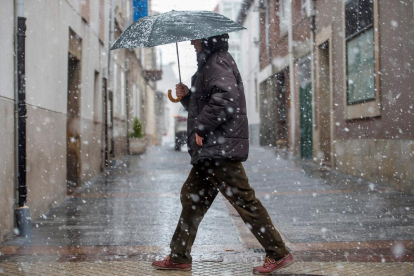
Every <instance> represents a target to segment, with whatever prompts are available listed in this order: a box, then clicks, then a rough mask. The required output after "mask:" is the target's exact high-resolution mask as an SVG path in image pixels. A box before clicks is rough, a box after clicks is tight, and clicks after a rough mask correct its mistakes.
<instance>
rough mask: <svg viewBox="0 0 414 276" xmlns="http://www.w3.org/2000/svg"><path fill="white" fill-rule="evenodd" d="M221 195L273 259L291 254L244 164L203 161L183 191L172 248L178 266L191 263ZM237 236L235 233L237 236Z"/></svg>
mask: <svg viewBox="0 0 414 276" xmlns="http://www.w3.org/2000/svg"><path fill="white" fill-rule="evenodd" d="M218 191H220V192H221V193H222V194H223V196H224V197H225V198H226V199H227V200H228V201H229V202H230V203H231V204H232V205H233V206H234V208H235V209H236V210H237V212H238V213H239V215H240V217H241V218H242V219H243V221H244V222H245V223H246V225H247V226H248V227H249V229H250V230H251V231H252V233H253V234H254V235H255V237H256V238H257V239H258V241H259V242H260V244H261V245H262V246H263V247H264V249H265V251H266V256H268V257H270V258H274V259H275V258H281V257H284V256H286V255H287V254H288V253H289V251H288V250H287V249H286V247H285V244H284V242H283V240H282V238H281V236H280V234H279V232H278V231H277V230H276V228H275V227H274V225H273V223H272V221H271V219H270V216H269V214H268V213H267V211H266V209H265V207H264V206H263V205H262V203H261V202H260V200H259V199H257V198H256V196H255V193H254V190H253V188H251V187H250V185H249V180H248V178H247V176H246V172H245V171H244V168H243V165H242V163H241V162H233V161H215V160H212V161H201V162H198V163H197V164H195V165H194V166H193V168H192V169H191V172H190V175H189V176H188V178H187V180H186V181H185V183H184V185H183V187H182V189H181V204H182V207H183V210H182V212H181V216H180V219H179V221H178V225H177V228H176V230H175V232H174V235H173V238H172V241H171V244H170V247H171V258H172V260H173V262H175V263H191V261H192V259H191V247H192V245H193V243H194V240H195V237H196V234H197V229H198V226H199V224H200V222H201V220H202V219H203V217H204V215H205V214H206V213H207V210H208V209H209V208H210V206H211V204H212V203H213V201H214V199H215V197H216V196H217V194H218ZM235 234H236V233H235Z"/></svg>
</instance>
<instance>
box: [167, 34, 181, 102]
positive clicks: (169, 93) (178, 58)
mask: <svg viewBox="0 0 414 276" xmlns="http://www.w3.org/2000/svg"><path fill="white" fill-rule="evenodd" d="M175 46H176V48H177V60H178V75H179V77H180V83H181V71H180V56H179V55H178V42H176V43H175ZM168 99H170V101H172V102H173V103H178V102H179V101H181V98H180V97H178V98H177V99H174V98H173V96H172V90H171V89H169V90H168Z"/></svg>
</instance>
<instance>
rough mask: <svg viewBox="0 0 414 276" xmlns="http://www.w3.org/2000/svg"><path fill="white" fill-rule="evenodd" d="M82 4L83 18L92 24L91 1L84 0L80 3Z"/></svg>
mask: <svg viewBox="0 0 414 276" xmlns="http://www.w3.org/2000/svg"><path fill="white" fill-rule="evenodd" d="M80 4H81V15H82V18H83V19H85V21H86V22H90V9H91V3H90V0H83V1H81V2H80Z"/></svg>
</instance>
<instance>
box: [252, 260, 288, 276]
mask: <svg viewBox="0 0 414 276" xmlns="http://www.w3.org/2000/svg"><path fill="white" fill-rule="evenodd" d="M294 262H295V260H294V259H293V260H292V261H291V262H290V263H287V264H285V265H284V266H281V267H279V268H277V269H275V270H273V271H272V272H265V273H261V272H258V271H253V274H254V275H272V274H273V273H275V272H276V271H278V270H281V269H282V268H286V267H288V266H290V265H292V264H293V263H294Z"/></svg>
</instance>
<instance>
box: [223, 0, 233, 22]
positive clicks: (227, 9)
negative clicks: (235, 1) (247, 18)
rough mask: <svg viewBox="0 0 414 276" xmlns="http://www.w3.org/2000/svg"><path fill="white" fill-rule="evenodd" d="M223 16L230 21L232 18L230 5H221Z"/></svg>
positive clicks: (225, 3)
mask: <svg viewBox="0 0 414 276" xmlns="http://www.w3.org/2000/svg"><path fill="white" fill-rule="evenodd" d="M223 15H224V16H225V17H228V18H230V19H232V18H233V6H232V3H229V2H224V4H223Z"/></svg>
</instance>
